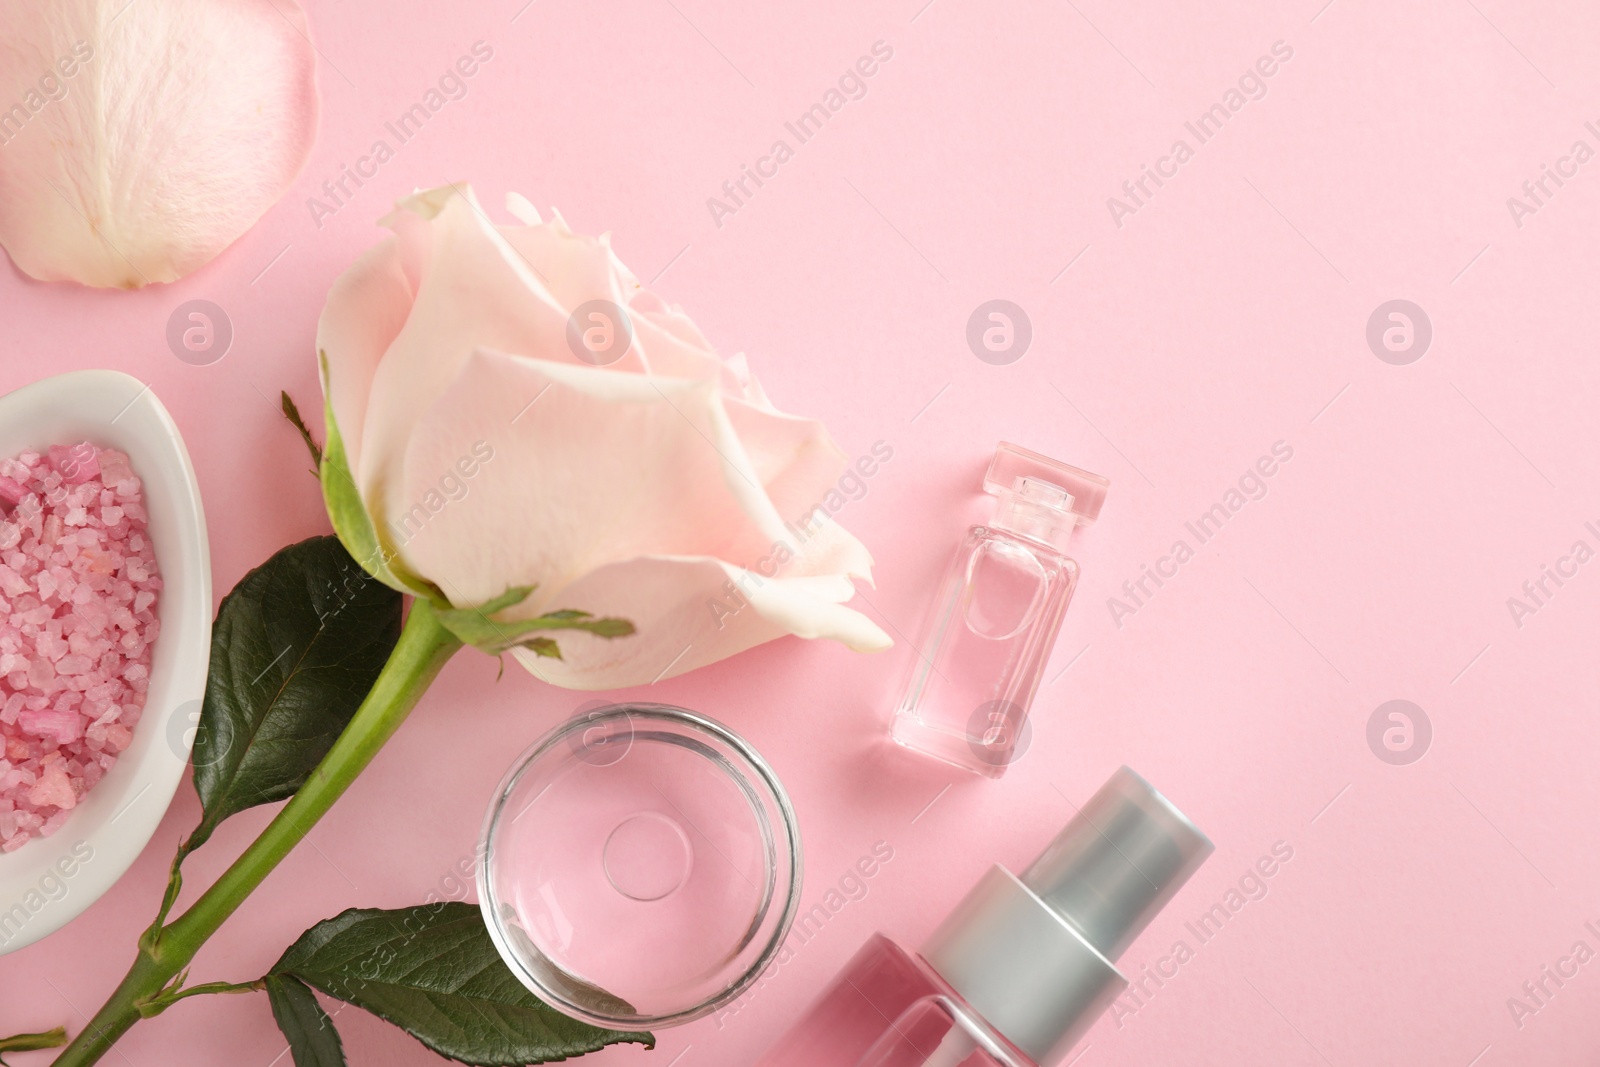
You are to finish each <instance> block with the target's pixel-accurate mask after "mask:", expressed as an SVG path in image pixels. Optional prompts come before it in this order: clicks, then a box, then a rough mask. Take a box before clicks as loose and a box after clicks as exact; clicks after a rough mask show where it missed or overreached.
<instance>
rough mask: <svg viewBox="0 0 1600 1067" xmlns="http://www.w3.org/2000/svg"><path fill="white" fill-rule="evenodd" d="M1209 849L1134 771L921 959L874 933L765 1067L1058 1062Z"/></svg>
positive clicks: (998, 883)
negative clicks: (1121, 964) (1127, 956)
mask: <svg viewBox="0 0 1600 1067" xmlns="http://www.w3.org/2000/svg"><path fill="white" fill-rule="evenodd" d="M1211 850H1212V845H1211V842H1210V841H1209V840H1208V839H1207V838H1206V836H1205V835H1204V834H1202V833H1201V832H1200V831H1199V830H1198V829H1196V828H1195V826H1194V824H1193V823H1191V822H1190V821H1189V820H1188V819H1187V818H1186V817H1185V816H1184V815H1183V813H1182V812H1180V811H1179V810H1178V809H1177V808H1175V807H1173V806H1172V804H1171V803H1170V802H1168V801H1167V799H1166V798H1165V797H1163V796H1162V795H1161V794H1159V793H1157V792H1156V791H1155V790H1154V789H1152V788H1151V787H1150V785H1149V783H1147V782H1146V781H1145V780H1144V779H1143V778H1140V777H1139V776H1138V775H1137V774H1135V773H1134V772H1133V771H1131V770H1129V769H1128V768H1127V767H1123V768H1122V769H1120V770H1119V771H1117V773H1116V774H1114V775H1112V776H1111V779H1110V780H1109V781H1108V782H1106V784H1105V785H1103V786H1101V787H1100V790H1099V791H1098V792H1097V793H1095V795H1094V796H1093V797H1091V798H1090V799H1089V800H1088V802H1087V803H1085V804H1084V806H1083V808H1082V809H1081V810H1080V811H1079V812H1078V814H1077V815H1076V816H1075V817H1074V818H1073V820H1072V821H1071V822H1070V823H1068V824H1067V826H1066V828H1065V829H1064V830H1062V831H1061V833H1060V834H1058V835H1056V838H1055V840H1054V841H1052V842H1051V843H1050V845H1049V847H1047V848H1046V849H1045V850H1044V852H1043V853H1041V854H1040V856H1039V858H1038V859H1037V860H1035V861H1034V863H1033V865H1032V866H1030V867H1029V868H1028V869H1027V871H1025V872H1024V873H1023V875H1022V877H1021V878H1018V877H1017V876H1016V875H1013V874H1012V873H1011V872H1010V871H1007V870H1006V869H1005V868H1004V867H999V866H996V867H991V868H990V869H989V872H988V873H987V874H986V875H984V877H983V878H982V879H981V880H980V881H979V882H978V884H977V886H975V887H974V888H973V890H972V892H970V893H968V894H967V897H966V899H965V900H963V901H962V902H961V903H960V904H959V905H958V906H957V907H956V909H955V911H953V912H951V914H950V916H949V917H948V918H947V919H946V920H945V921H944V923H943V924H942V925H941V926H940V927H939V928H938V929H937V930H936V931H935V932H934V934H933V936H932V937H931V938H929V939H928V941H927V942H926V943H925V944H924V945H923V948H922V952H921V954H920V955H914V954H912V953H910V952H908V951H906V950H905V949H903V948H901V947H900V946H899V945H897V944H895V943H894V942H893V941H891V940H889V939H888V938H886V937H884V936H883V935H881V934H878V935H875V936H874V937H873V938H872V939H871V940H869V941H868V942H867V943H866V945H865V946H863V947H862V949H861V951H860V952H857V953H856V955H855V956H854V957H853V958H852V959H851V960H850V962H849V963H847V964H846V965H845V967H844V970H842V971H841V972H840V973H839V975H838V977H836V978H835V979H834V980H833V982H831V983H830V984H829V985H828V986H827V988H825V989H824V990H823V992H822V995H821V996H819V997H818V998H817V1000H816V1001H814V1002H813V1003H812V1005H811V1006H810V1007H809V1008H808V1009H807V1010H806V1013H805V1015H803V1016H802V1017H801V1019H800V1021H799V1022H798V1023H796V1024H795V1026H794V1027H793V1028H792V1029H791V1030H790V1031H789V1032H788V1034H786V1035H785V1036H784V1037H783V1038H782V1039H780V1040H779V1042H778V1044H777V1045H776V1046H774V1047H773V1048H772V1049H771V1050H770V1051H769V1052H768V1053H767V1054H766V1056H765V1057H764V1058H763V1059H761V1060H760V1062H759V1063H758V1065H757V1067H1053V1065H1055V1064H1058V1063H1060V1062H1061V1061H1062V1060H1063V1059H1064V1058H1065V1057H1066V1055H1067V1053H1068V1052H1070V1051H1071V1050H1072V1046H1073V1045H1075V1044H1077V1042H1078V1040H1079V1039H1080V1038H1081V1037H1082V1036H1083V1034H1084V1032H1085V1031H1086V1030H1088V1028H1089V1027H1090V1026H1091V1025H1093V1023H1094V1021H1095V1020H1096V1019H1097V1018H1099V1016H1100V1014H1101V1013H1102V1012H1103V1011H1105V1009H1106V1008H1108V1007H1109V1006H1110V1005H1111V1002H1112V1001H1113V1000H1115V999H1116V998H1117V997H1118V996H1120V995H1121V993H1122V991H1123V990H1124V989H1126V988H1127V985H1128V980H1127V979H1126V978H1124V977H1123V976H1122V974H1121V972H1119V971H1118V970H1117V969H1116V967H1115V966H1114V965H1113V962H1112V961H1114V960H1115V959H1116V958H1117V957H1118V956H1120V955H1121V954H1122V952H1123V950H1125V949H1126V948H1127V947H1128V945H1129V944H1131V943H1132V942H1133V940H1134V938H1136V937H1137V936H1138V935H1139V934H1140V932H1142V931H1143V930H1144V928H1145V927H1146V926H1147V925H1149V923H1150V920H1151V919H1153V918H1155V916H1156V914H1157V913H1158V912H1159V911H1160V910H1161V909H1162V908H1163V907H1164V906H1165V905H1166V903H1167V901H1169V900H1171V899H1172V896H1173V894H1174V893H1176V892H1177V891H1178V889H1179V888H1180V887H1181V886H1182V885H1183V883H1184V882H1186V881H1188V879H1189V876H1190V875H1192V874H1193V873H1194V872H1195V871H1196V870H1197V869H1198V868H1199V866H1200V864H1201V863H1203V862H1204V861H1205V858H1206V857H1207V856H1208V855H1210V854H1211Z"/></svg>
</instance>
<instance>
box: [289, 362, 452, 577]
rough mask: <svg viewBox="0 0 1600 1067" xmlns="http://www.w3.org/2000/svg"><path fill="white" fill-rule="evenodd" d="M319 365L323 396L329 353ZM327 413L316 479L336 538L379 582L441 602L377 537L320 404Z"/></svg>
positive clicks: (330, 420)
mask: <svg viewBox="0 0 1600 1067" xmlns="http://www.w3.org/2000/svg"><path fill="white" fill-rule="evenodd" d="M318 357H319V360H320V362H321V365H322V393H323V395H324V396H329V395H331V393H330V391H329V385H328V354H327V353H326V352H322V353H319V354H318ZM323 406H324V407H325V408H326V410H327V419H326V425H327V444H326V445H325V446H324V447H323V450H322V461H321V463H320V464H319V465H318V468H317V471H318V476H319V477H320V478H321V479H322V499H323V503H325V504H326V505H327V507H328V518H329V520H331V521H332V523H333V532H334V533H336V534H338V535H339V540H341V541H343V542H344V545H345V547H346V548H348V549H349V550H350V554H351V555H352V556H354V557H355V559H356V561H357V562H358V563H360V564H361V566H362V567H363V568H364V569H365V570H366V572H367V573H368V574H370V575H372V576H373V577H374V578H376V579H378V581H380V582H382V583H383V584H384V585H387V586H388V587H389V588H391V589H396V590H399V591H400V592H402V593H411V594H413V595H415V596H422V597H427V598H428V599H429V600H431V601H433V602H434V603H443V602H444V594H443V593H441V592H440V591H439V588H438V587H437V586H436V585H434V584H433V583H432V582H429V581H426V580H425V579H423V578H421V577H419V576H418V575H415V574H412V573H410V572H409V571H408V570H406V568H405V567H404V566H403V565H402V564H401V562H400V560H399V559H398V558H397V557H396V555H395V553H394V551H393V550H391V549H390V548H389V547H388V546H387V545H385V544H384V543H383V540H382V538H380V537H379V536H378V529H377V527H375V526H374V525H373V524H372V516H371V515H368V514H367V505H366V502H365V501H364V500H362V499H361V491H360V490H359V489H358V488H357V487H356V481H355V478H354V477H353V476H352V474H351V473H350V458H349V456H347V455H346V454H345V450H344V438H343V437H341V436H340V434H339V424H338V423H337V422H335V421H334V418H333V404H332V403H325V404H324V405H323Z"/></svg>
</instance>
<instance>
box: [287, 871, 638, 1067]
mask: <svg viewBox="0 0 1600 1067" xmlns="http://www.w3.org/2000/svg"><path fill="white" fill-rule="evenodd" d="M271 973H272V974H273V975H276V976H291V975H292V976H293V977H294V978H297V979H299V980H300V981H302V982H304V983H305V984H306V985H309V986H312V987H314V988H316V989H320V990H321V991H322V992H324V993H326V994H327V995H329V996H331V997H335V998H337V999H339V1000H343V1001H346V1002H348V1003H351V1004H354V1005H356V1006H357V1007H359V1008H363V1009H365V1010H367V1011H370V1012H372V1013H373V1014H374V1015H377V1016H379V1017H380V1018H382V1019H385V1020H387V1021H389V1022H391V1023H393V1024H394V1025H396V1026H398V1027H400V1028H401V1029H402V1030H405V1031H406V1032H407V1033H409V1034H410V1035H411V1036H412V1037H415V1038H416V1039H417V1040H418V1041H420V1042H422V1043H423V1044H424V1045H426V1046H428V1047H429V1048H431V1049H433V1050H434V1051H435V1052H437V1053H439V1054H441V1055H444V1056H449V1057H450V1058H452V1059H455V1060H459V1061H461V1062H462V1063H469V1064H475V1065H478V1067H509V1065H512V1064H530V1063H550V1062H552V1061H556V1060H564V1059H567V1058H568V1057H571V1056H581V1055H583V1054H584V1053H588V1052H597V1051H599V1050H600V1049H602V1048H604V1047H606V1046H607V1045H615V1044H623V1043H633V1044H641V1045H646V1046H649V1047H652V1048H653V1047H655V1038H654V1037H653V1036H651V1035H650V1034H648V1033H635V1032H629V1031H622V1030H602V1029H599V1028H597V1027H593V1026H589V1025H588V1024H586V1023H580V1022H578V1021H577V1020H576V1019H571V1018H568V1017H567V1016H565V1015H563V1014H561V1013H560V1012H558V1011H556V1010H555V1009H554V1008H552V1007H550V1006H549V1005H547V1004H545V1003H544V1002H543V1001H541V1000H539V999H538V998H537V997H535V996H534V995H533V994H532V993H530V992H528V990H527V989H526V988H525V987H524V986H523V985H522V983H521V982H519V981H517V978H516V976H515V975H513V974H512V973H511V970H510V968H508V967H507V966H506V965H505V961H503V960H502V959H501V958H500V954H499V953H498V952H497V951H496V950H495V947H494V943H493V942H492V941H490V940H489V931H488V930H487V929H486V928H485V927H484V924H483V916H482V914H480V912H479V911H478V909H477V908H476V907H474V906H473V905H471V904H464V903H460V902H456V901H444V902H441V903H438V904H424V905H420V906H418V907H413V908H400V909H398V910H393V911H385V910H381V909H376V908H352V909H350V910H349V911H346V912H343V913H342V914H340V915H337V916H335V917H333V918H332V919H326V920H324V921H322V922H320V923H318V924H317V925H315V926H313V927H312V928H311V929H309V930H307V931H306V932H305V933H304V934H301V935H300V940H298V941H296V942H295V943H294V944H293V945H291V946H290V947H289V950H288V951H287V952H285V953H284V954H283V957H282V958H281V959H280V960H278V962H277V963H276V964H275V965H274V966H273V968H272V972H271Z"/></svg>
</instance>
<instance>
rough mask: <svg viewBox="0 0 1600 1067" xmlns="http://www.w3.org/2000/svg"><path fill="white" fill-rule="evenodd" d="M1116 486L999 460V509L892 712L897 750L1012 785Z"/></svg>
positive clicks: (992, 482) (938, 614)
mask: <svg viewBox="0 0 1600 1067" xmlns="http://www.w3.org/2000/svg"><path fill="white" fill-rule="evenodd" d="M1109 485H1110V483H1109V482H1108V481H1107V480H1106V479H1104V478H1102V477H1101V476H1100V475H1098V474H1090V473H1089V472H1088V471H1085V470H1079V469H1078V468H1077V467H1072V466H1069V465H1067V464H1065V463H1060V462H1057V461H1056V460H1053V459H1050V458H1049V457H1047V456H1041V455H1040V454H1039V453H1037V452H1030V451H1028V450H1027V449H1025V448H1019V447H1018V446H1016V445H1013V444H1009V443H1005V442H1002V443H1001V445H1000V447H999V448H998V449H996V450H995V454H994V460H993V462H991V463H990V464H989V472H988V473H987V474H986V475H985V476H984V479H983V487H984V489H985V490H986V491H988V492H989V493H992V494H994V495H995V496H996V497H998V498H999V501H1000V502H999V506H998V507H997V508H996V509H995V516H994V519H993V520H992V521H991V522H989V523H987V524H985V525H979V526H974V527H972V528H971V529H970V530H968V531H967V535H966V537H965V538H963V539H962V541H961V545H960V547H958V548H957V550H956V556H955V560H954V561H953V562H952V563H951V565H950V569H949V571H948V573H947V574H946V576H945V579H944V583H943V585H942V586H941V587H940V590H939V594H938V598H937V599H936V600H935V601H934V607H933V613H932V618H931V619H930V621H929V623H928V626H927V629H926V631H925V636H924V638H923V640H922V642H921V643H920V649H921V651H920V654H919V655H918V656H917V658H916V660H915V661H914V662H913V664H912V670H911V677H910V679H909V680H908V681H907V683H906V688H905V694H904V695H903V696H902V697H901V700H900V704H899V706H898V707H896V709H895V713H894V723H893V726H892V728H891V732H892V734H893V736H894V739H895V740H896V741H898V742H900V744H902V745H905V746H907V747H908V748H914V749H916V750H918V751H920V752H924V753H926V754H928V755H930V756H935V757H937V758H939V759H942V760H945V761H946V762H948V763H954V764H956V765H957V766H959V767H964V768H966V769H967V770H970V771H976V772H977V773H978V774H981V775H984V776H986V777H989V778H999V777H1000V776H1001V775H1003V774H1005V772H1006V768H1007V767H1008V766H1010V765H1011V763H1012V762H1013V760H1014V759H1015V757H1016V753H1017V751H1018V749H1017V743H1018V741H1019V739H1020V738H1021V736H1022V728H1023V725H1024V722H1025V721H1026V719H1027V716H1028V708H1029V706H1030V705H1032V703H1033V696H1034V693H1036V692H1037V691H1038V689H1039V679H1040V677H1041V676H1042V675H1043V674H1044V667H1045V663H1046V661H1048V660H1049V658H1050V649H1051V648H1052V647H1053V646H1054V645H1055V643H1056V634H1057V633H1059V632H1060V630H1061V620H1062V618H1063V617H1064V616H1065V615H1066V612H1067V604H1068V603H1069V602H1070V601H1071V600H1072V591H1073V589H1074V588H1076V586H1077V584H1078V565H1077V563H1075V562H1074V561H1073V560H1072V559H1070V558H1069V557H1068V556H1067V554H1066V553H1067V542H1068V541H1069V540H1071V538H1072V532H1073V530H1075V529H1077V528H1078V527H1079V526H1087V525H1088V524H1089V523H1091V522H1093V521H1094V520H1095V517H1096V516H1097V515H1099V514H1100V506H1101V504H1103V503H1104V502H1105V498H1106V490H1107V488H1108V487H1109Z"/></svg>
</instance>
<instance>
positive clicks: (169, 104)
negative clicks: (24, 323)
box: [0, 0, 317, 288]
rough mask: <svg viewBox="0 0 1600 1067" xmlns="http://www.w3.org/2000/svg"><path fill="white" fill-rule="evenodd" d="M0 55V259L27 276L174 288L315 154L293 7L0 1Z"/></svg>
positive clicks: (311, 61)
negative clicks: (0, 252) (6, 257)
mask: <svg viewBox="0 0 1600 1067" xmlns="http://www.w3.org/2000/svg"><path fill="white" fill-rule="evenodd" d="M0 40H3V41H4V42H5V47H4V48H3V49H0V141H3V142H4V144H3V147H0V245H4V246H5V248H6V250H7V251H8V252H9V253H10V254H11V258H12V259H13V260H14V261H15V262H16V264H17V266H18V267H19V268H21V269H22V270H23V271H24V272H25V273H27V274H29V275H31V276H32V277H35V278H38V279H41V280H45V281H78V282H82V283H83V284H85V285H94V286H106V287H122V288H137V287H139V286H142V285H146V284H148V283H150V282H170V281H175V280H177V279H178V278H181V277H183V276H184V275H186V274H188V273H190V272H191V271H193V270H195V269H196V268H198V267H200V266H201V265H202V264H204V263H206V262H208V261H210V260H211V259H212V258H213V257H215V256H216V255H217V254H218V253H219V252H221V251H222V250H223V249H224V248H226V247H227V246H228V245H230V244H232V243H233V241H235V240H236V239H237V238H238V237H239V236H240V235H241V234H243V233H244V232H245V231H246V230H247V229H249V228H250V227H251V226H252V225H254V223H255V222H256V220H257V219H259V218H260V217H261V215H262V214H263V213H264V212H265V211H266V210H267V208H269V207H270V206H272V204H273V203H274V202H276V201H277V199H278V198H279V197H280V196H282V195H283V192H284V190H285V189H287V188H288V186H289V184H290V182H291V181H292V180H293V179H294V176H295V175H296V174H297V173H298V172H299V170H300V168H301V166H302V165H303V164H304V163H305V160H306V157H307V156H308V155H309V153H310V151H311V143H312V139H313V137H314V136H315V132H316V119H317V97H316V76H315V60H316V53H315V51H314V49H313V48H312V45H311V40H310V38H309V37H308V36H307V33H306V20H305V14H304V12H302V11H301V9H300V7H299V5H298V4H297V3H296V2H295V0H229V2H226V3H219V2H217V0H136V2H135V3H131V4H130V3H127V2H126V0H51V2H49V3H39V2H37V0H0ZM69 71H70V74H69V73H68V72H69Z"/></svg>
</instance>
